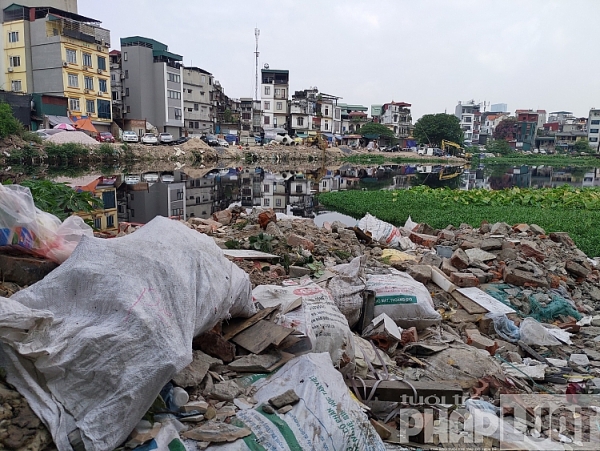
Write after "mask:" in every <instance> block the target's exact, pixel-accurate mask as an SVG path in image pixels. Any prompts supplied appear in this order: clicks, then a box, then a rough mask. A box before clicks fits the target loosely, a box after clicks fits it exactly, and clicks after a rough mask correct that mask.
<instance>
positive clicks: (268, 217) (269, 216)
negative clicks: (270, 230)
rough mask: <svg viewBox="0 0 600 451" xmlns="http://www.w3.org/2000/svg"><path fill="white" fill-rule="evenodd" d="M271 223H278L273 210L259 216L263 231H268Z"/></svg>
mask: <svg viewBox="0 0 600 451" xmlns="http://www.w3.org/2000/svg"><path fill="white" fill-rule="evenodd" d="M269 222H277V215H276V214H275V212H274V211H273V210H267V211H263V212H262V213H261V214H259V215H258V223H259V224H260V227H261V228H262V229H266V228H267V225H268V224H269Z"/></svg>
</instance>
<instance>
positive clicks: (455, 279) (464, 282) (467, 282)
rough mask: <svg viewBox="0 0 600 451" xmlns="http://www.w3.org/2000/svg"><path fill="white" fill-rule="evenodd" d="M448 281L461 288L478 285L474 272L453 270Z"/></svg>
mask: <svg viewBox="0 0 600 451" xmlns="http://www.w3.org/2000/svg"><path fill="white" fill-rule="evenodd" d="M450 281H451V282H452V283H453V284H454V285H456V286H458V287H461V288H467V287H477V286H479V279H478V278H477V276H476V275H475V274H471V273H466V272H453V273H452V274H451V275H450Z"/></svg>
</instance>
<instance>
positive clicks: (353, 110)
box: [339, 103, 369, 133]
mask: <svg viewBox="0 0 600 451" xmlns="http://www.w3.org/2000/svg"><path fill="white" fill-rule="evenodd" d="M339 107H340V109H341V114H342V133H354V132H357V131H359V130H360V128H361V127H362V126H363V125H364V124H366V123H367V122H369V118H368V116H367V111H369V108H368V107H366V106H363V105H348V104H346V103H340V104H339Z"/></svg>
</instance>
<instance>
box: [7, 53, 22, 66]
mask: <svg viewBox="0 0 600 451" xmlns="http://www.w3.org/2000/svg"><path fill="white" fill-rule="evenodd" d="M8 60H9V64H10V67H19V66H20V65H21V57H20V56H11V57H10V58H9V59H8Z"/></svg>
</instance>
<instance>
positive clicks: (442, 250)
mask: <svg viewBox="0 0 600 451" xmlns="http://www.w3.org/2000/svg"><path fill="white" fill-rule="evenodd" d="M435 252H436V254H437V255H438V256H439V257H440V258H450V257H452V253H453V251H452V248H451V247H450V246H436V247H435Z"/></svg>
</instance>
